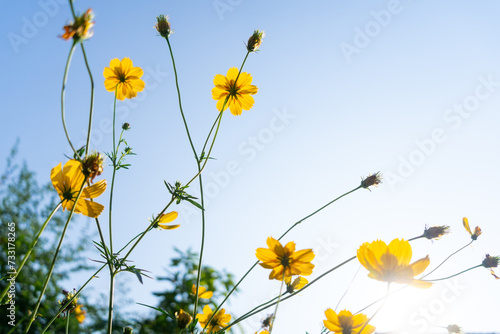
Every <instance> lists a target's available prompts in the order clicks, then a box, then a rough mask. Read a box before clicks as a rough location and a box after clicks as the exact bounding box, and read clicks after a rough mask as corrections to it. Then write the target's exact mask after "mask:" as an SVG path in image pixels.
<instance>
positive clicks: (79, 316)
mask: <svg viewBox="0 0 500 334" xmlns="http://www.w3.org/2000/svg"><path fill="white" fill-rule="evenodd" d="M82 306H83V305H82V304H78V305H77V306H76V308H75V310H74V311H73V312H74V313H75V318H76V320H77V321H78V322H79V323H82V322H83V321H84V320H85V315H86V314H87V312H86V311H84V310H82Z"/></svg>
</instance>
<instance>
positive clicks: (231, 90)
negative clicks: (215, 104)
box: [229, 81, 240, 96]
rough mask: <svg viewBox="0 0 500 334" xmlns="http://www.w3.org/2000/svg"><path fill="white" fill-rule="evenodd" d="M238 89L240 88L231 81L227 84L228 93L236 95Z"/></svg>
mask: <svg viewBox="0 0 500 334" xmlns="http://www.w3.org/2000/svg"><path fill="white" fill-rule="evenodd" d="M239 90H240V88H239V87H237V86H236V84H235V83H234V82H232V81H231V84H230V85H229V95H230V96H236V95H238V91H239Z"/></svg>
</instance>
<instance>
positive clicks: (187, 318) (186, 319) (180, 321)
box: [175, 309, 193, 329]
mask: <svg viewBox="0 0 500 334" xmlns="http://www.w3.org/2000/svg"><path fill="white" fill-rule="evenodd" d="M175 318H176V319H177V327H179V329H184V328H186V327H187V326H188V325H189V324H190V323H191V320H193V317H192V316H191V315H190V314H189V313H186V312H184V310H182V309H181V310H180V311H179V312H175Z"/></svg>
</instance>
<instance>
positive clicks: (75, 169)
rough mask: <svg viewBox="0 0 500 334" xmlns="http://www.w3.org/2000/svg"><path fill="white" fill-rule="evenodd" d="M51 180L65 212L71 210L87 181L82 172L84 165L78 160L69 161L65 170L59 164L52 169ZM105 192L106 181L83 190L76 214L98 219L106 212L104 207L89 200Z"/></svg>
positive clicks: (77, 203)
mask: <svg viewBox="0 0 500 334" xmlns="http://www.w3.org/2000/svg"><path fill="white" fill-rule="evenodd" d="M50 179H51V180H52V185H53V186H54V188H55V189H56V191H57V193H58V194H59V197H60V198H61V201H62V206H63V210H64V209H66V210H71V209H72V208H73V204H74V203H75V199H76V196H77V194H78V191H79V190H80V187H81V186H82V185H83V182H84V181H85V180H86V177H85V175H84V174H83V172H82V164H81V163H80V162H79V161H77V160H69V161H68V162H66V164H65V165H64V168H62V167H61V164H59V165H57V166H56V167H54V168H52V171H51V172H50ZM104 190H106V180H101V181H99V182H97V183H95V184H93V185H91V186H90V187H85V188H83V191H82V194H81V196H80V198H79V199H78V202H76V207H75V213H81V214H83V215H85V216H87V217H90V218H96V217H98V216H99V215H100V214H101V212H102V210H104V206H103V205H101V204H99V203H96V202H93V201H89V200H88V199H93V198H96V197H98V196H99V195H101V194H102V193H103V192H104Z"/></svg>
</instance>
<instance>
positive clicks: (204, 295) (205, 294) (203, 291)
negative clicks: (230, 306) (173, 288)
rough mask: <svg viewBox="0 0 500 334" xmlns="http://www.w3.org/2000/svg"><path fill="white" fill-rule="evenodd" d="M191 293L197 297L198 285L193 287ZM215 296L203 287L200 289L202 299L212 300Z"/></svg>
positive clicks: (199, 293)
mask: <svg viewBox="0 0 500 334" xmlns="http://www.w3.org/2000/svg"><path fill="white" fill-rule="evenodd" d="M191 292H192V293H193V295H196V284H193V286H192V287H191ZM213 294H214V293H213V292H212V291H207V288H205V287H203V286H199V287H198V297H200V298H203V299H209V298H212V295H213Z"/></svg>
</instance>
